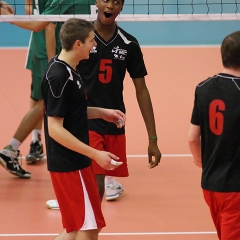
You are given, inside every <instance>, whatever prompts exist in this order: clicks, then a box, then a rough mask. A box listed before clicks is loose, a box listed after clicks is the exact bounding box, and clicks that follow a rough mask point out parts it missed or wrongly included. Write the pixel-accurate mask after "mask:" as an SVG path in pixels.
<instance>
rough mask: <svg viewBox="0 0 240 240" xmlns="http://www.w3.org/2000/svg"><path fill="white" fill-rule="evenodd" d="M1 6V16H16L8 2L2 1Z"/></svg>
mask: <svg viewBox="0 0 240 240" xmlns="http://www.w3.org/2000/svg"><path fill="white" fill-rule="evenodd" d="M0 6H1V14H2V15H9V14H14V9H13V7H12V6H11V5H10V4H8V3H7V2H4V1H0Z"/></svg>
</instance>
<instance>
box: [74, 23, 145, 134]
mask: <svg viewBox="0 0 240 240" xmlns="http://www.w3.org/2000/svg"><path fill="white" fill-rule="evenodd" d="M95 40H96V42H97V46H96V47H94V48H93V49H92V50H91V53H90V57H89V59H88V60H84V61H81V62H80V64H79V65H78V70H79V72H80V74H81V76H83V79H84V83H85V87H86V89H87V96H88V106H95V107H103V108H112V109H118V110H121V111H122V112H124V113H125V105H124V101H123V81H124V77H125V74H126V71H128V73H129V75H130V77H131V78H141V77H144V76H145V75H146V74H147V71H146V68H145V64H144V60H143V55H142V51H141V49H140V46H139V43H138V41H137V40H136V38H134V37H133V36H132V35H130V34H128V33H127V32H125V31H124V30H123V29H121V28H119V27H117V28H116V31H115V34H114V36H113V37H112V38H111V39H110V40H109V41H108V42H105V41H104V40H103V39H102V38H101V37H100V36H99V34H98V33H97V32H96V31H95ZM89 129H90V130H93V131H96V132H98V133H101V134H123V133H124V131H125V130H124V128H117V127H116V125H115V124H114V123H109V122H106V121H104V120H102V119H92V120H89Z"/></svg>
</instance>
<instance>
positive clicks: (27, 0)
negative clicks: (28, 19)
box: [25, 0, 33, 15]
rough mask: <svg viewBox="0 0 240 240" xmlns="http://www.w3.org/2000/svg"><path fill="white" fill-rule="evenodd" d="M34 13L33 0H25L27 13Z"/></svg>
mask: <svg viewBox="0 0 240 240" xmlns="http://www.w3.org/2000/svg"><path fill="white" fill-rule="evenodd" d="M32 12H33V9H32V0H25V13H26V14H27V15H31V14H32Z"/></svg>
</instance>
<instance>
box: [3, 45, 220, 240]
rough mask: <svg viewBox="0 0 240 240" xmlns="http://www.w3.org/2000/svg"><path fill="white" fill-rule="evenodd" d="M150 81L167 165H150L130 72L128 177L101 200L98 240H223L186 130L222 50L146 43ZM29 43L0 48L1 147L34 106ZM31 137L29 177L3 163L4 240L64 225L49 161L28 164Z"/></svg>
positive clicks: (44, 235)
mask: <svg viewBox="0 0 240 240" xmlns="http://www.w3.org/2000/svg"><path fill="white" fill-rule="evenodd" d="M142 51H143V54H144V59H145V63H146V66H147V69H148V76H147V77H146V83H147V86H148V89H149V92H150V94H151V98H152V103H153V107H154V113H155V119H156V126H157V134H158V137H159V140H158V143H159V148H160V150H161V152H162V154H163V156H162V159H161V163H160V165H159V166H158V167H156V168H154V169H149V168H148V158H147V144H148V137H147V132H146V129H145V126H144V122H143V120H142V117H141V114H140V110H139V108H138V106H137V101H136V97H135V90H134V86H133V83H132V80H131V79H130V78H129V76H128V74H127V75H126V79H125V85H124V97H125V103H126V108H127V114H126V116H127V123H126V136H127V154H128V164H129V171H130V176H129V177H128V178H121V179H120V178H117V180H118V181H119V182H120V183H121V184H122V185H123V186H124V189H125V191H124V193H123V194H122V195H121V196H120V198H119V199H117V200H116V201H114V202H107V201H106V200H105V199H104V200H103V203H102V210H103V213H104V216H105V220H106V223H107V227H105V228H104V229H103V230H102V232H101V233H100V237H99V240H110V239H111V240H120V239H121V240H135V239H138V240H141V239H142V240H143V239H148V240H183V239H184V240H193V239H194V240H200V239H201V240H217V235H216V232H215V228H214V225H213V223H212V220H211V217H210V213H209V211H208V207H207V205H206V204H205V202H204V200H203V196H202V191H201V187H200V178H201V169H200V168H198V167H196V166H195V165H194V164H193V159H192V156H191V154H190V151H189V149H188V144H187V133H188V128H189V122H190V117H191V111H192V107H193V99H194V90H195V86H196V84H197V83H199V82H200V81H202V80H204V79H206V78H207V77H209V76H212V75H214V74H216V73H218V72H220V71H221V70H222V65H221V59H220V50H219V47H218V46H212V47H197V46H196V47H194V46H188V47H187V46H186V47H177V46H176V47H143V48H142ZM26 54H27V50H26V49H0V55H1V59H0V72H1V81H0V103H1V105H0V106H1V108H0V109H1V113H2V116H1V121H0V132H1V138H0V148H3V147H5V146H6V145H7V144H8V143H9V141H10V139H11V138H12V136H13V134H14V132H15V130H16V128H17V126H18V124H19V123H20V121H21V119H22V117H23V116H24V114H25V113H26V112H27V111H28V109H29V94H30V82H31V78H30V72H29V71H28V70H26V69H25V67H24V64H25V59H26ZM30 142H31V136H29V137H28V138H27V139H26V141H25V142H24V143H23V144H22V146H21V147H20V150H21V154H22V156H23V159H22V166H23V168H24V169H27V170H28V171H30V172H31V173H32V177H31V179H19V178H17V177H15V176H13V175H11V174H9V173H8V172H7V171H6V170H5V169H3V168H2V167H1V168H0V240H1V239H4V240H21V239H24V240H28V239H29V240H50V239H53V238H54V237H55V236H56V235H57V234H58V233H59V232H61V231H62V224H61V216H60V212H59V211H58V210H49V209H47V208H46V206H45V202H46V201H47V200H49V199H54V198H55V196H54V192H53V189H52V185H51V181H50V176H49V173H48V171H47V166H46V159H43V160H42V161H41V162H40V163H38V164H36V165H27V164H26V163H25V160H24V156H25V155H26V154H28V151H29V145H30Z"/></svg>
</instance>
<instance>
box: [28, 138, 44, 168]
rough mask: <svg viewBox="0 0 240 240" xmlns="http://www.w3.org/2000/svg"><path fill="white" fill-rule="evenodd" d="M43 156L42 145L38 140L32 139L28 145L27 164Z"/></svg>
mask: <svg viewBox="0 0 240 240" xmlns="http://www.w3.org/2000/svg"><path fill="white" fill-rule="evenodd" d="M43 157H44V154H43V145H42V144H41V143H40V142H39V141H32V142H31V145H30V152H29V154H28V155H27V156H26V162H27V163H28V164H34V163H36V162H38V161H40V160H41V159H42V158H43Z"/></svg>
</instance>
